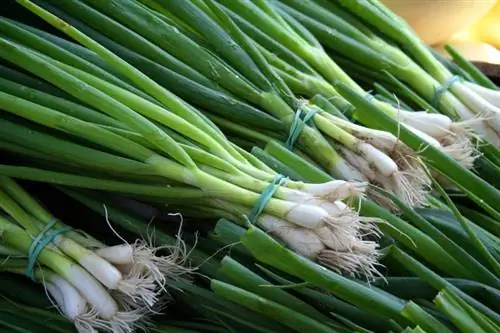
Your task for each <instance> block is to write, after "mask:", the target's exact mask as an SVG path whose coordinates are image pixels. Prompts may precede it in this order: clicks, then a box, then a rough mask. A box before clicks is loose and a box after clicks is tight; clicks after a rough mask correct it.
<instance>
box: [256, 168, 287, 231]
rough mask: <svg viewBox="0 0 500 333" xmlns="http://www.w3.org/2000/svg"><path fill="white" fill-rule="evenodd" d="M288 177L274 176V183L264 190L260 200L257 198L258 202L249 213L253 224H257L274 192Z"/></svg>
mask: <svg viewBox="0 0 500 333" xmlns="http://www.w3.org/2000/svg"><path fill="white" fill-rule="evenodd" d="M287 179H288V177H285V176H283V175H280V174H278V175H276V177H274V180H273V181H272V183H270V184H269V186H267V187H266V189H265V190H264V191H263V192H262V194H261V195H260V198H259V200H257V202H256V203H255V205H254V206H253V208H252V211H251V212H250V214H249V215H248V220H249V221H250V223H251V224H255V221H257V218H258V217H259V215H260V214H261V213H262V211H264V208H266V206H267V204H268V202H269V200H271V198H272V197H273V195H274V193H276V190H277V189H278V187H280V186H281V185H282V184H283V183H284V182H285V181H286V180H287Z"/></svg>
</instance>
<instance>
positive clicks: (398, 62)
mask: <svg viewBox="0 0 500 333" xmlns="http://www.w3.org/2000/svg"><path fill="white" fill-rule="evenodd" d="M277 2H279V5H278V7H279V8H280V9H282V10H284V11H286V12H287V13H289V14H290V15H292V16H293V17H294V18H296V19H297V20H299V21H300V22H301V23H303V24H304V25H305V26H306V27H307V28H308V29H310V30H311V32H313V34H314V35H315V36H317V37H318V39H320V41H321V43H323V44H324V45H325V46H326V47H328V48H329V49H331V50H334V51H335V52H336V53H340V54H342V55H343V56H345V57H348V58H349V59H354V60H355V61H356V62H357V63H359V64H362V65H363V66H367V67H369V68H371V69H373V70H378V71H388V72H390V73H391V74H393V75H395V76H396V77H398V78H400V79H402V80H403V81H405V82H407V83H408V84H410V85H411V86H412V87H413V88H414V89H415V90H416V91H418V92H419V93H420V94H421V95H422V96H424V97H425V98H426V99H427V100H428V101H429V102H432V103H433V104H434V105H435V106H436V107H438V108H439V110H440V111H441V112H442V113H444V114H445V115H447V116H448V117H449V118H451V119H454V120H456V121H459V122H457V123H452V122H451V121H450V119H449V118H448V117H446V118H445V117H437V116H434V117H429V118H428V116H426V117H424V118H423V119H419V118H420V117H421V115H422V114H421V113H419V116H418V117H415V118H416V119H413V117H412V116H410V115H408V114H407V113H405V112H403V113H401V112H399V117H400V118H402V119H403V121H405V120H407V121H409V122H410V124H411V125H412V126H415V127H416V128H417V129H419V130H425V131H429V133H428V134H431V133H432V134H435V135H440V136H443V135H446V133H450V132H451V133H455V135H460V136H461V135H463V134H464V133H463V132H464V129H466V128H473V129H474V130H475V131H476V132H477V133H478V134H480V135H481V136H482V137H483V138H485V139H486V140H487V141H489V142H490V143H491V144H493V145H495V146H498V142H499V141H498V108H497V107H496V106H494V105H492V103H493V100H494V99H490V100H488V99H486V100H485V99H483V98H484V97H483V98H481V97H480V96H478V95H477V92H474V91H473V90H472V89H470V87H471V86H474V87H475V88H474V90H476V91H477V90H481V91H483V90H488V89H486V88H482V87H478V86H476V85H475V84H474V83H472V82H467V81H465V80H464V81H463V82H462V81H461V80H458V79H455V78H454V77H453V75H452V74H451V73H450V72H449V71H448V69H446V67H445V66H444V65H443V64H441V63H440V62H439V61H438V60H437V59H436V58H435V57H434V56H433V55H432V53H431V52H430V51H429V50H428V48H427V46H425V45H424V44H423V42H422V41H420V40H419V39H418V37H417V36H416V35H415V34H414V33H413V32H412V31H411V29H410V28H408V26H407V24H406V23H405V22H403V21H402V20H401V19H400V18H398V17H396V15H395V14H393V13H391V12H389V11H388V10H387V9H385V8H384V9H383V10H380V9H381V8H382V6H383V5H382V4H380V2H379V1H372V2H370V1H342V2H339V3H334V2H332V1H327V0H314V1H303V2H300V1H295V0H281V1H275V3H277ZM345 9H347V11H346V10H345ZM349 11H350V13H349ZM389 17H390V18H389ZM360 18H361V20H363V22H361V21H360ZM373 26H374V27H375V28H376V29H377V30H379V31H381V32H383V33H385V34H387V35H388V36H389V37H390V38H393V39H394V40H396V41H397V42H400V43H402V44H403V47H404V50H406V51H407V52H410V54H411V55H412V56H413V57H414V58H416V59H417V60H418V61H419V62H420V63H421V64H422V65H423V67H424V68H425V70H427V71H428V72H429V73H430V75H429V74H428V73H427V72H426V71H425V70H424V69H422V68H421V67H420V66H419V65H418V64H417V63H416V62H414V61H413V60H412V59H411V58H410V57H409V56H408V55H406V54H405V53H404V52H403V51H402V50H401V49H399V48H398V47H397V46H395V45H393V44H390V43H388V42H387V41H386V40H385V39H384V38H383V37H380V36H378V35H377V33H376V32H374V31H372V30H371V29H370V27H373ZM410 40H411V41H410ZM447 85H449V86H450V87H449V88H448V87H446V88H444V87H445V86H447ZM351 88H352V87H351ZM447 88H448V89H449V90H450V91H447ZM493 94H495V92H493ZM375 102H376V101H375ZM376 104H378V105H377V106H378V107H383V105H382V103H376ZM385 111H386V112H388V113H392V114H393V115H394V116H395V115H397V114H398V113H397V112H396V111H397V110H392V111H391V110H389V108H387V107H385ZM405 118H409V119H405ZM426 119H431V120H434V121H436V126H430V127H429V126H427V128H426V126H425V124H426V123H425V120H426Z"/></svg>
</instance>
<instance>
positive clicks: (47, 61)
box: [0, 1, 376, 273]
mask: <svg viewBox="0 0 500 333" xmlns="http://www.w3.org/2000/svg"><path fill="white" fill-rule="evenodd" d="M20 3H21V4H22V5H24V6H26V7H27V8H28V9H30V10H31V11H33V12H34V13H36V14H37V15H39V16H40V17H42V18H43V19H45V20H47V21H48V22H49V23H51V24H53V25H55V26H56V27H58V28H61V29H62V30H63V31H64V32H65V33H67V34H69V35H70V36H71V37H73V38H75V39H76V40H77V41H79V42H80V43H82V44H84V45H85V46H87V47H88V48H89V49H90V50H92V51H94V52H95V53H96V54H98V55H99V56H100V57H101V58H102V60H104V61H106V63H107V64H108V65H109V66H112V67H113V68H115V71H117V72H119V73H120V75H121V76H124V77H126V80H127V81H125V82H128V81H131V82H133V84H134V85H135V86H137V87H138V88H137V89H141V90H142V91H143V92H140V91H138V92H134V90H133V89H127V86H126V83H125V82H123V83H120V82H122V81H121V80H120V79H119V78H118V77H117V76H114V79H113V80H114V83H113V82H110V81H109V80H111V79H109V77H110V76H112V74H111V73H106V74H105V75H106V77H108V79H106V78H102V77H99V76H98V75H94V74H95V73H97V74H99V73H102V70H100V69H99V68H97V67H96V66H93V65H92V64H89V63H88V62H86V61H85V60H84V59H81V58H79V57H76V56H74V55H72V54H71V53H69V52H65V51H63V50H61V49H60V48H57V47H56V49H57V50H58V53H57V54H55V55H54V53H53V52H54V47H55V46H53V45H48V44H43V47H44V48H43V50H44V51H45V52H41V51H42V49H40V48H41V46H40V45H38V44H30V42H32V41H33V40H38V41H40V39H39V38H38V39H36V38H35V37H36V36H34V35H33V34H31V33H29V32H28V31H26V30H24V29H16V28H15V27H14V26H15V23H13V22H9V21H8V20H3V21H2V22H3V23H4V24H3V25H2V26H3V27H4V28H5V29H4V30H2V31H5V32H9V31H10V32H12V33H13V34H11V35H10V36H11V37H13V38H12V39H15V40H12V39H10V38H9V39H7V38H1V40H0V44H1V47H0V57H2V58H3V59H5V60H8V61H9V62H10V63H12V64H15V65H17V66H19V67H21V68H23V69H24V70H26V71H28V72H30V73H31V74H33V75H36V76H38V77H39V78H42V79H44V80H46V81H47V82H50V83H51V84H53V85H54V86H56V87H58V88H59V89H60V90H62V91H64V92H65V94H66V95H70V96H71V99H73V100H76V101H77V102H78V106H76V105H75V103H74V102H73V101H69V100H67V99H60V98H57V97H55V96H50V95H47V94H44V93H42V92H41V91H39V90H38V91H33V90H29V89H27V88H26V87H21V86H16V85H15V84H13V83H12V82H8V83H5V85H4V86H5V87H9V88H5V89H11V91H12V92H14V91H13V90H17V92H15V93H8V92H2V93H1V94H0V100H1V101H0V103H1V107H2V109H4V110H5V111H8V112H10V113H12V114H14V115H16V116H17V117H21V118H24V119H26V120H29V121H30V122H32V123H36V124H37V125H36V126H34V127H33V126H32V125H27V124H25V123H23V122H19V121H17V120H16V121H11V120H10V119H9V120H7V119H5V120H2V122H3V125H2V126H3V127H4V128H6V129H7V131H8V132H9V135H7V131H6V132H4V133H5V134H6V135H5V136H3V137H2V140H3V141H6V142H7V143H8V144H7V145H8V146H9V147H10V148H9V149H11V150H14V151H18V152H20V151H22V152H24V153H25V154H28V155H29V156H40V153H43V154H45V155H46V157H45V158H44V159H45V160H46V159H49V160H51V161H52V163H53V162H54V158H55V156H57V158H56V161H57V162H56V163H57V164H58V165H59V167H61V166H64V165H66V166H69V165H73V164H76V165H77V167H80V168H81V167H84V168H89V169H91V170H96V171H99V172H104V173H105V174H106V173H107V174H109V173H112V174H115V176H119V177H124V178H127V177H128V178H131V179H134V178H135V179H142V180H147V179H149V181H151V180H153V179H155V180H157V181H159V182H161V183H163V184H168V186H171V188H169V189H170V190H171V191H170V193H173V194H174V193H175V194H174V196H175V197H177V198H179V199H193V198H194V199H196V198H200V197H204V196H207V195H210V196H212V198H213V201H211V202H210V203H209V204H210V205H212V206H213V205H216V206H218V207H219V209H220V210H222V211H231V210H235V209H237V210H241V211H243V212H244V214H245V215H247V216H250V215H252V214H251V211H252V208H253V209H255V210H256V212H257V213H256V214H253V215H254V218H255V221H250V222H256V223H257V224H258V225H259V226H261V227H262V228H264V229H265V230H269V231H273V232H276V233H278V234H279V237H280V238H281V239H283V240H284V241H285V242H286V243H287V244H288V245H289V246H291V247H292V248H294V249H296V250H297V251H298V252H299V253H301V254H303V255H305V256H307V257H309V258H312V259H317V260H320V261H321V262H323V263H325V265H327V266H331V267H333V268H335V269H339V270H343V271H344V270H345V271H349V272H351V273H357V272H360V271H362V272H373V268H372V263H373V262H374V260H375V257H376V251H375V246H374V245H373V243H372V242H371V241H365V240H363V239H362V235H363V234H364V233H365V231H366V230H374V228H373V227H372V222H373V221H374V220H376V219H370V218H364V219H363V221H361V220H360V219H359V216H358V215H357V213H356V212H355V211H353V210H352V209H351V208H350V207H349V206H347V205H345V204H344V203H342V202H341V200H343V199H346V198H347V197H353V196H358V195H361V194H362V193H363V192H364V185H363V184H359V183H349V182H346V181H341V180H336V181H330V182H325V183H321V184H311V183H303V182H297V181H292V180H284V184H282V185H281V186H279V188H277V189H276V191H275V192H274V193H273V194H272V197H271V198H270V200H268V202H266V203H265V205H264V204H262V203H259V199H260V197H261V192H264V191H266V189H268V188H270V187H272V186H275V184H274V183H275V182H276V181H277V180H276V177H277V174H276V172H275V171H273V170H272V169H270V168H269V167H267V166H266V165H265V164H264V163H262V162H260V161H258V160H257V159H256V158H254V157H253V156H252V155H250V154H249V153H247V152H245V151H243V150H242V149H240V148H239V147H237V146H235V145H234V144H232V143H231V142H229V141H228V140H227V139H226V138H225V136H224V135H223V134H222V133H221V132H220V131H219V130H218V128H216V127H215V126H214V125H213V123H212V122H211V121H210V120H208V119H207V118H206V117H205V116H203V115H202V114H200V113H199V111H198V110H196V109H195V108H194V107H192V106H191V105H189V104H187V103H186V102H184V101H183V100H181V99H180V98H178V97H177V96H175V95H173V94H172V93H170V92H169V91H168V90H166V89H164V88H163V87H161V86H160V85H159V84H157V83H156V82H155V81H153V80H151V79H150V78H148V77H147V76H146V75H144V74H143V73H142V72H140V71H139V70H137V69H136V68H134V67H133V66H131V65H130V64H128V63H127V62H125V61H123V60H122V59H120V58H119V57H118V56H116V55H115V54H114V53H112V52H111V51H109V50H108V49H106V48H104V47H103V46H102V45H100V44H98V43H97V42H96V41H94V40H92V39H91V38H89V37H87V36H86V35H84V34H83V33H81V32H80V31H78V30H77V29H75V28H74V27H72V26H70V25H67V24H66V23H65V24H61V21H60V20H59V19H58V18H57V17H56V16H54V15H52V14H51V13H49V12H48V11H46V10H44V9H42V8H41V7H38V6H36V5H34V4H33V3H31V2H29V1H20ZM10 28H12V30H9V29H10ZM23 42H28V43H27V44H28V45H24V43H23ZM30 45H32V46H33V47H34V48H36V47H39V48H38V49H34V48H30ZM49 54H50V56H49ZM56 58H57V59H56ZM61 58H62V59H65V61H66V63H65V62H62V61H60V60H61ZM68 62H69V64H68ZM77 65H78V66H83V65H86V66H87V67H88V68H89V69H90V70H87V71H85V70H83V69H82V68H77V67H76V66H77ZM91 70H92V72H91ZM28 90H29V91H30V93H26V92H27V91H28ZM34 100H37V101H42V100H43V102H41V103H34V102H33V101H34ZM82 104H83V105H82ZM99 111H100V112H99ZM16 119H18V118H16ZM91 119H92V120H91ZM116 124H118V125H116ZM40 126H41V127H40ZM35 128H36V129H35ZM49 129H50V130H49ZM22 132H25V134H27V133H26V132H29V135H24V134H21V133H22ZM61 135H62V136H63V137H61ZM42 137H43V138H44V139H43V140H47V141H45V143H46V144H44V145H43V146H44V147H41V146H40V145H38V147H36V146H35V145H36V141H38V140H39V139H41V138H42ZM37 138H38V139H37ZM82 140H84V141H83V142H82ZM48 142H51V143H52V144H50V145H49V144H48ZM40 143H41V142H40ZM304 239H307V240H306V241H305V240H304ZM365 243H366V246H367V247H368V249H369V250H366V251H357V250H356V249H357V248H360V247H361V248H364V247H363V246H362V245H364V244H365ZM310 244H311V245H310ZM342 253H348V254H351V253H352V256H354V257H355V258H358V257H359V260H358V262H359V263H354V264H351V263H349V265H347V264H346V265H344V266H343V265H342V264H343V261H342V260H337V255H338V254H342ZM364 263H369V264H370V265H369V267H365V266H364Z"/></svg>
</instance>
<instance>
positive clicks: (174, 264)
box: [0, 176, 189, 332]
mask: <svg viewBox="0 0 500 333" xmlns="http://www.w3.org/2000/svg"><path fill="white" fill-rule="evenodd" d="M0 184H1V185H0V187H1V190H0V199H1V201H0V207H1V208H2V210H3V211H5V212H6V213H7V214H8V215H10V217H11V218H12V219H13V220H14V221H15V222H12V221H11V220H9V219H7V218H2V219H3V220H2V222H3V223H4V225H3V228H5V229H7V230H9V232H12V233H13V235H21V236H15V237H19V238H20V243H17V242H15V241H12V240H10V239H9V238H8V237H6V238H5V244H6V246H4V250H5V249H7V250H8V249H9V248H10V250H9V251H10V252H9V251H7V250H5V251H4V252H7V253H3V255H6V256H15V257H21V258H22V257H23V255H26V254H28V256H29V257H28V260H30V261H33V260H36V259H37V257H33V258H32V257H31V256H34V254H33V253H32V252H31V251H32V249H37V248H40V247H41V250H42V252H41V254H40V255H39V256H38V259H39V263H40V264H41V265H45V266H47V267H48V268H49V271H48V272H49V274H48V275H47V276H46V278H47V281H49V282H50V283H49V284H52V285H53V286H50V287H49V286H47V288H48V290H49V292H51V289H52V292H51V295H52V296H53V297H54V298H55V300H56V302H57V303H58V304H60V305H61V309H62V310H63V313H65V314H67V316H68V318H69V319H70V320H72V321H73V322H74V323H75V326H77V327H79V326H81V325H84V326H85V325H87V329H88V330H87V331H92V330H91V328H92V327H94V328H99V329H103V328H106V329H107V330H108V331H113V332H114V331H115V330H114V329H116V330H117V331H125V332H126V331H127V330H129V328H127V325H129V326H130V327H137V326H138V325H142V322H145V320H146V319H147V316H150V315H151V314H152V312H153V311H158V310H159V308H160V306H161V305H163V304H164V299H165V296H164V295H163V291H165V290H166V289H165V288H166V286H167V285H168V284H169V283H172V281H178V280H179V279H182V278H184V277H186V276H187V273H188V272H189V269H187V268H184V267H183V265H184V264H185V260H186V259H185V255H186V253H184V252H183V251H181V250H182V248H183V247H182V246H179V244H177V246H174V247H165V246H163V247H161V248H153V247H152V246H150V245H149V244H148V243H146V242H145V241H141V240H138V241H136V242H135V243H134V244H121V245H114V246H106V245H105V244H102V243H101V242H99V241H98V240H96V239H94V238H93V237H91V236H90V235H87V234H82V233H80V232H77V231H72V230H70V229H69V228H68V227H67V226H65V225H64V224H63V223H61V222H60V221H58V220H56V219H55V217H54V216H52V215H51V214H50V213H49V212H48V211H47V210H46V209H45V208H44V207H43V206H42V205H41V204H39V203H38V201H36V200H35V199H34V198H33V197H31V196H30V195H29V194H28V193H27V192H26V191H25V190H24V189H23V188H22V187H20V186H19V185H18V184H17V183H15V182H14V181H13V180H12V179H10V178H8V177H4V176H2V177H1V178H0ZM59 231H61V232H59ZM51 232H53V233H54V237H51V238H50V239H49V241H50V242H49V244H47V245H46V244H45V243H44V238H43V236H45V235H50V234H51ZM4 235H5V234H4ZM7 235H10V234H8V233H7ZM37 235H41V236H42V237H41V238H39V237H40V236H37ZM28 241H29V242H36V243H35V245H33V244H31V245H30V244H29V243H27V242H28ZM179 241H180V240H179ZM44 245H45V247H43V246H44ZM181 245H182V244H181ZM33 246H36V247H33ZM27 250H29V253H26V252H28V251H27ZM159 250H168V251H169V252H170V254H169V255H168V256H158V255H157V252H158V251H159ZM44 251H47V252H50V253H52V252H53V253H54V255H58V256H60V257H61V259H60V260H58V258H55V257H54V258H55V259H54V258H53V259H50V256H48V257H49V261H48V262H45V261H43V258H44V253H45V252H44ZM54 255H52V256H54ZM23 260H24V259H23ZM58 261H60V262H61V263H62V265H61V267H58V266H57V265H58ZM2 264H3V266H4V267H10V266H9V262H8V260H7V262H6V263H4V262H3V263H2ZM65 264H67V265H70V266H75V268H74V269H73V270H74V271H75V272H76V273H74V274H76V277H72V276H71V274H72V273H71V272H66V271H67V270H68V269H67V265H65ZM5 265H7V266H5ZM51 265H55V266H51ZM21 268H22V269H21V273H23V274H29V276H31V273H30V271H29V269H28V265H27V264H25V265H24V266H22V267H21ZM79 270H80V271H81V270H84V271H85V272H88V273H87V275H88V276H84V277H83V278H82V279H83V281H73V280H72V279H76V278H77V276H78V274H80V273H78V272H79ZM70 271H71V270H70ZM63 272H64V274H63ZM42 273H44V270H43V269H42V271H40V272H35V274H34V275H33V276H34V277H35V280H36V281H38V282H42V283H43V280H41V279H40V276H41V275H40V274H42ZM56 273H57V274H56ZM65 274H69V275H65ZM89 274H90V275H89ZM42 276H43V274H42ZM85 280H87V282H85ZM86 284H91V286H90V287H92V285H93V286H94V287H92V288H94V289H89V292H88V293H87V290H86V289H85V288H86V287H85V286H86ZM97 286H99V287H100V289H99V288H98V287H97ZM90 287H89V288H90ZM99 292H100V296H99V294H97V295H98V296H99V297H100V298H98V297H97V298H96V297H95V296H94V295H92V293H99ZM77 296H79V297H80V298H83V299H84V300H86V301H85V302H83V301H81V300H79V299H74V300H72V299H73V298H77ZM66 300H72V301H71V303H68V304H66V303H64V302H65V301H66ZM61 302H63V303H61ZM82 302H83V303H82ZM106 302H108V303H109V304H108V303H106ZM87 303H88V306H86V305H85V304H87ZM82 304H84V305H85V306H84V305H82ZM68 307H71V308H68ZM113 309H114V310H113ZM113 311H114V312H113ZM120 311H121V312H123V313H120Z"/></svg>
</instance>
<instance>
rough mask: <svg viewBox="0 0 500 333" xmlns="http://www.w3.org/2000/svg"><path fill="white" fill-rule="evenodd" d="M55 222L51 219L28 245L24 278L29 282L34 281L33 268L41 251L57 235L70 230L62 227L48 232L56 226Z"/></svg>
mask: <svg viewBox="0 0 500 333" xmlns="http://www.w3.org/2000/svg"><path fill="white" fill-rule="evenodd" d="M56 222H57V220H56V219H53V220H51V221H50V222H49V223H47V224H46V225H45V227H44V228H43V230H42V231H41V232H40V233H39V234H38V235H37V236H36V237H35V239H33V242H32V243H31V245H30V249H29V251H28V265H27V266H26V272H25V274H26V276H27V277H29V278H30V279H31V280H33V281H35V273H34V267H35V263H36V260H37V259H38V256H40V253H42V251H43V249H44V248H45V247H46V246H47V245H48V244H50V243H52V241H53V240H54V238H56V237H57V235H59V234H62V233H64V232H68V231H70V230H71V228H70V227H67V226H66V227H62V228H57V229H55V230H53V231H52V232H49V231H50V229H52V227H53V226H54V225H55V224H56Z"/></svg>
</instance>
